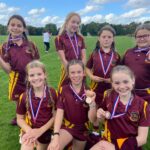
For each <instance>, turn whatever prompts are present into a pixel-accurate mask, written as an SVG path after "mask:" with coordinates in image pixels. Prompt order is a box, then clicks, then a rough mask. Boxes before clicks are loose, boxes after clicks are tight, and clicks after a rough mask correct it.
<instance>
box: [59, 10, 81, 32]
mask: <svg viewBox="0 0 150 150" xmlns="http://www.w3.org/2000/svg"><path fill="white" fill-rule="evenodd" d="M73 16H77V17H78V18H79V19H80V23H81V17H80V15H79V14H78V13H75V12H71V13H69V14H68V15H67V17H66V19H65V22H64V24H63V25H62V27H61V28H60V30H59V33H58V35H62V34H63V33H64V32H65V30H66V25H67V23H68V22H69V20H70V19H71V18H72V17H73ZM77 33H78V34H80V35H81V33H80V29H79V28H78V31H77Z"/></svg>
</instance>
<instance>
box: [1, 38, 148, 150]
mask: <svg viewBox="0 0 150 150" xmlns="http://www.w3.org/2000/svg"><path fill="white" fill-rule="evenodd" d="M5 39H6V37H0V44H1V43H2V42H3V41H4V40H5ZM31 39H32V41H34V42H35V43H36V45H37V47H38V49H39V51H40V56H41V61H42V62H44V63H45V65H46V68H47V72H48V82H49V84H50V85H51V86H52V87H54V88H57V83H58V80H59V75H60V61H59V58H58V56H57V54H56V51H55V47H54V37H53V38H52V39H51V49H50V52H49V53H45V51H44V45H43V42H42V37H41V36H39V37H38V36H33V37H31ZM85 42H86V47H87V58H88V56H89V54H90V53H91V51H92V49H93V48H94V47H95V43H96V37H86V38H85ZM133 45H134V40H133V39H132V38H131V37H126V36H119V37H116V47H117V49H118V51H119V53H120V54H121V55H122V54H123V53H124V50H126V49H127V48H129V47H132V46H133ZM7 86H8V76H7V75H6V74H5V73H4V72H3V70H0V150H19V147H20V145H19V143H18V138H19V137H18V135H19V128H18V127H13V126H11V125H10V124H9V123H10V120H11V119H12V117H14V115H15V104H14V103H13V102H9V101H8V99H7V91H8V87H7ZM149 137H150V136H149ZM148 141H150V138H149V139H148ZM144 150H150V142H149V143H147V144H146V145H145V146H144Z"/></svg>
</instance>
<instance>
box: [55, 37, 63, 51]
mask: <svg viewBox="0 0 150 150" xmlns="http://www.w3.org/2000/svg"><path fill="white" fill-rule="evenodd" d="M55 46H56V50H57V51H59V50H63V49H64V44H63V39H62V37H61V36H57V37H56V38H55Z"/></svg>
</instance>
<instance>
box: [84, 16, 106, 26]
mask: <svg viewBox="0 0 150 150" xmlns="http://www.w3.org/2000/svg"><path fill="white" fill-rule="evenodd" d="M92 21H94V22H98V23H102V22H104V19H103V17H102V15H99V14H97V15H94V16H85V17H82V23H83V24H87V23H90V22H92Z"/></svg>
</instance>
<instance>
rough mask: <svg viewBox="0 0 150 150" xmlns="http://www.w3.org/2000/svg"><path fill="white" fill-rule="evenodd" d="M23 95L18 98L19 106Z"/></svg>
mask: <svg viewBox="0 0 150 150" xmlns="http://www.w3.org/2000/svg"><path fill="white" fill-rule="evenodd" d="M22 97H23V93H22V94H21V95H20V96H19V105H20V104H21V101H22Z"/></svg>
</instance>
